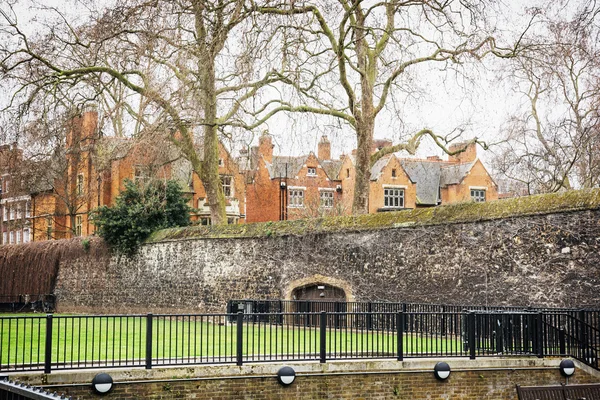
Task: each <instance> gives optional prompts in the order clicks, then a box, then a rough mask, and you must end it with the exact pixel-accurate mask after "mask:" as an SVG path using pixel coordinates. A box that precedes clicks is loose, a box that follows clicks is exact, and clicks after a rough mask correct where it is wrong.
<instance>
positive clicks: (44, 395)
mask: <svg viewBox="0 0 600 400" xmlns="http://www.w3.org/2000/svg"><path fill="white" fill-rule="evenodd" d="M2 391H5V392H9V393H14V394H17V395H19V396H23V397H24V398H27V399H33V400H45V399H54V400H56V399H72V397H65V396H63V395H60V394H56V392H54V393H50V392H48V391H47V390H44V389H43V388H40V387H36V386H30V385H26V384H24V383H19V382H15V381H10V380H8V378H6V379H4V380H0V395H1V394H2ZM2 398H4V397H2ZM10 398H12V397H10Z"/></svg>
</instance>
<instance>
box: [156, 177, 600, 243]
mask: <svg viewBox="0 0 600 400" xmlns="http://www.w3.org/2000/svg"><path fill="white" fill-rule="evenodd" d="M596 209H600V189H586V190H571V191H566V192H562V193H549V194H541V195H533V196H525V197H518V198H512V199H505V200H495V201H490V202H485V203H475V202H464V203H456V204H449V205H442V206H438V207H429V208H417V209H413V210H404V211H398V212H386V213H377V214H366V215H349V216H337V217H322V218H311V219H299V220H294V221H276V222H261V223H251V224H238V225H221V226H202V225H196V226H191V227H185V228H171V229H164V230H161V231H158V232H155V233H153V234H152V235H151V236H150V238H149V239H148V240H147V241H146V243H154V242H162V241H173V240H185V239H208V238H254V237H266V238H269V237H274V236H289V235H297V236H298V235H305V234H310V233H326V232H353V231H365V230H376V229H386V228H388V229H389V228H406V227H412V226H427V225H441V224H453V223H467V222H477V221H488V220H496V219H503V218H512V217H522V216H530V215H543V214H552V213H563V212H572V211H582V210H596Z"/></svg>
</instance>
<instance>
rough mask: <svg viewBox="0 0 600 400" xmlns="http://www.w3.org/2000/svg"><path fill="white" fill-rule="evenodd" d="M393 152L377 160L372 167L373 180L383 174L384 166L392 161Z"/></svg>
mask: <svg viewBox="0 0 600 400" xmlns="http://www.w3.org/2000/svg"><path fill="white" fill-rule="evenodd" d="M392 156H393V154H389V155H387V156H383V157H381V158H380V159H379V160H377V161H375V164H373V166H372V167H371V180H372V181H376V180H377V179H379V177H380V176H381V172H382V171H383V168H385V166H386V165H387V164H388V163H389V162H390V160H391V159H392Z"/></svg>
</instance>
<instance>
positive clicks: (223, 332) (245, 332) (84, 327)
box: [0, 314, 463, 369]
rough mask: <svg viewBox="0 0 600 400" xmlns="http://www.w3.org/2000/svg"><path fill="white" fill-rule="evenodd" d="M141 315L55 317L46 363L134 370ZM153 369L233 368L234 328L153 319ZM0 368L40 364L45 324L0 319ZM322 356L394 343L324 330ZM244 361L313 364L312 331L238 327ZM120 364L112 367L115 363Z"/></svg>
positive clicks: (142, 335)
mask: <svg viewBox="0 0 600 400" xmlns="http://www.w3.org/2000/svg"><path fill="white" fill-rule="evenodd" d="M146 323H147V322H146V317H145V316H137V317H135V316H134V317H132V316H114V317H107V316H94V317H81V316H72V315H69V316H65V315H55V316H54V318H53V323H52V362H53V363H67V364H71V365H72V366H77V364H79V363H81V364H90V363H91V362H94V363H99V362H103V361H107V360H108V361H109V364H110V365H115V364H117V365H118V364H119V363H120V362H121V363H123V364H125V361H126V360H127V361H128V363H127V364H140V363H143V362H144V360H145V357H146V332H147V326H146ZM152 331H153V334H152V358H153V364H154V365H160V364H163V363H164V364H172V363H201V362H234V361H235V357H236V348H237V328H236V324H235V323H233V324H231V323H229V322H226V321H225V318H224V317H223V316H213V317H210V316H203V317H200V316H191V317H164V318H162V317H154V319H153V324H152ZM0 338H1V341H0V366H1V367H0V369H6V368H12V367H14V366H15V365H28V364H40V363H43V362H44V358H45V355H44V352H45V341H46V318H45V316H43V315H39V314H34V315H27V316H23V315H22V314H20V315H18V316H15V315H14V314H13V315H0ZM325 341H326V350H327V357H328V358H353V357H355V358H368V357H373V358H375V357H393V356H394V355H395V354H396V346H397V343H396V342H397V337H396V335H395V334H394V332H392V331H367V330H358V331H356V330H355V331H352V330H350V329H343V328H342V329H328V330H327V331H326V338H325ZM242 343H243V347H242V348H243V354H244V361H261V360H271V359H280V360H284V359H287V360H291V359H318V357H319V351H320V332H319V329H318V328H314V327H304V326H294V325H275V324H265V323H260V324H258V323H256V324H254V323H244V325H243V329H242ZM403 349H404V354H405V355H416V354H420V355H427V354H434V353H435V354H440V355H443V354H447V355H458V354H462V351H463V349H462V342H461V341H460V338H457V337H454V336H447V337H446V336H436V337H432V336H423V337H417V336H415V335H405V336H404V341H403ZM119 361H120V362H119Z"/></svg>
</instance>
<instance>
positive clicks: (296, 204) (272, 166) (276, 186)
mask: <svg viewBox="0 0 600 400" xmlns="http://www.w3.org/2000/svg"><path fill="white" fill-rule="evenodd" d="M240 165H241V166H242V169H243V170H245V171H246V172H247V177H248V184H247V199H246V200H247V204H248V206H247V209H248V210H247V221H248V222H262V221H278V220H288V219H289V220H292V219H298V218H306V217H314V216H319V215H333V214H344V213H346V211H345V210H344V209H343V208H342V207H343V203H342V202H341V186H340V185H339V181H338V179H337V176H338V174H339V170H340V167H341V165H342V161H341V160H333V159H331V143H330V142H329V140H328V139H327V137H326V136H323V137H322V138H321V141H320V142H319V147H318V151H317V154H316V155H315V154H314V153H313V152H311V153H309V154H308V155H303V156H298V157H290V156H274V155H273V142H272V137H271V136H270V135H269V134H267V133H265V134H263V135H262V136H261V137H260V138H259V145H258V147H254V148H252V149H251V151H250V152H244V153H243V154H242V157H241V159H240Z"/></svg>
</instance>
